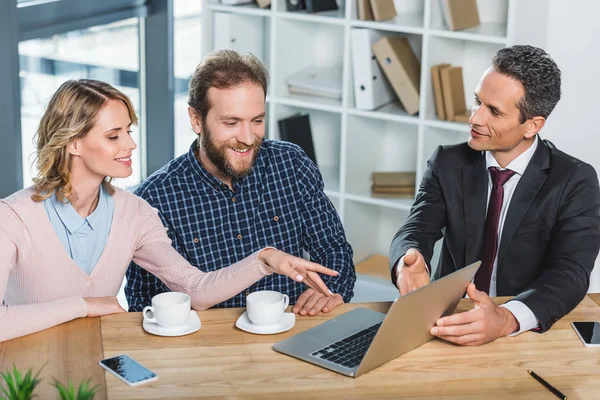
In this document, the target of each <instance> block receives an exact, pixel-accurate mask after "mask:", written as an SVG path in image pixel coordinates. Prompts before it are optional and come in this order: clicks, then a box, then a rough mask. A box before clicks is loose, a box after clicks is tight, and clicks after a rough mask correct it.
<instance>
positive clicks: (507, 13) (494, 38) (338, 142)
mask: <svg viewBox="0 0 600 400" xmlns="http://www.w3.org/2000/svg"><path fill="white" fill-rule="evenodd" d="M203 1H204V7H203V28H202V30H203V43H202V54H203V55H205V54H207V53H208V52H210V51H211V50H212V49H213V48H214V46H213V29H218V28H219V27H215V26H213V13H214V12H227V13H232V14H242V15H248V16H251V17H253V18H262V20H263V21H264V24H263V26H264V34H263V35H262V37H257V38H256V40H264V41H265V42H264V44H265V48H266V51H265V53H266V54H263V55H260V56H259V58H261V59H262V60H263V61H264V62H265V63H266V65H267V67H268V69H269V73H270V82H269V83H270V87H269V95H268V96H267V103H268V105H267V111H268V124H267V137H269V138H272V139H278V138H279V132H278V124H277V120H279V119H281V118H284V117H286V116H289V115H292V114H294V113H298V112H306V113H309V114H310V118H311V128H312V134H313V140H314V143H315V152H316V156H317V161H318V163H319V167H320V169H321V172H322V175H323V178H324V181H325V190H326V193H327V195H328V196H329V197H330V198H331V200H332V202H333V204H334V205H335V207H336V208H337V210H338V212H339V214H340V216H341V219H342V221H343V223H344V226H345V229H346V234H347V236H348V240H349V242H350V244H351V245H352V247H353V249H354V252H355V261H358V260H360V259H363V258H364V257H366V256H367V255H369V254H372V253H381V254H388V252H389V246H390V243H391V240H392V238H393V236H394V234H395V232H396V231H397V229H398V228H399V227H400V226H401V225H402V224H403V223H404V221H405V219H406V217H407V215H408V211H409V210H410V206H411V204H412V200H411V199H381V198H374V197H371V195H370V185H371V181H370V176H371V172H372V171H386V170H388V171H416V173H417V185H418V183H419V181H420V179H421V177H422V175H423V172H424V170H425V168H426V162H427V160H428V158H429V157H430V156H431V154H432V152H433V150H434V149H435V147H436V146H438V145H440V144H451V143H459V142H463V141H465V140H466V139H467V138H468V132H469V129H468V125H467V124H461V123H456V122H448V121H439V120H437V118H436V117H435V109H434V101H433V91H432V88H431V82H430V76H431V74H430V67H431V66H432V65H435V64H438V63H442V62H448V63H452V64H453V65H460V66H462V67H463V74H464V83H465V93H466V96H467V106H471V104H472V96H471V94H472V93H473V90H474V89H475V86H476V84H477V82H478V81H479V79H480V77H481V75H482V73H483V72H484V70H485V69H486V68H487V67H488V66H489V65H490V63H491V59H492V56H493V54H494V53H495V52H496V51H497V50H498V49H500V48H502V47H505V46H507V45H511V44H514V43H528V38H529V37H534V36H535V35H536V33H535V32H536V31H537V30H539V29H545V26H540V25H541V24H545V19H544V18H536V15H535V13H536V12H539V11H540V10H545V8H546V7H547V5H546V3H545V2H544V1H543V0H478V1H477V4H478V8H479V15H480V20H481V25H480V26H478V27H476V28H471V29H466V30H463V31H457V32H452V31H449V30H448V29H447V28H446V27H445V26H444V23H443V19H442V14H441V8H440V5H439V1H438V0H394V2H395V5H396V10H397V12H398V16H397V17H396V18H395V19H393V20H389V21H381V22H374V21H360V20H358V17H357V4H356V0H338V5H339V10H338V11H332V12H325V13H319V14H307V13H305V12H288V11H286V8H285V0H272V5H271V8H270V9H260V8H258V6H256V5H255V4H250V5H237V6H224V5H221V4H220V3H219V1H218V0H203ZM536 24H537V25H538V26H536ZM352 28H368V29H373V30H376V31H379V32H381V33H384V34H385V35H388V36H394V35H396V36H406V37H408V39H409V42H410V44H411V46H412V48H413V51H414V52H415V54H416V55H417V58H418V59H419V61H420V63H421V81H420V93H421V98H420V112H419V113H418V114H417V115H416V116H410V115H408V114H407V113H406V112H405V111H404V110H403V109H402V107H401V106H400V104H399V103H397V102H396V103H392V104H389V105H386V106H384V107H382V108H380V109H377V110H375V111H364V110H358V109H356V108H355V107H354V88H353V76H352V74H353V70H352V62H351V54H350V51H351V44H350V40H351V34H350V32H351V29H352ZM538 36H539V35H538ZM238 50H242V51H243V50H244V49H238ZM311 65H314V66H320V67H341V68H342V74H341V77H340V79H342V85H343V86H342V88H343V94H342V99H341V101H335V100H330V99H326V98H321V97H311V96H301V95H294V94H290V93H289V92H288V89H287V85H286V78H287V77H289V76H290V75H292V74H294V73H296V72H298V71H300V70H302V69H304V68H306V67H308V66H311Z"/></svg>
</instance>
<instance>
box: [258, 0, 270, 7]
mask: <svg viewBox="0 0 600 400" xmlns="http://www.w3.org/2000/svg"><path fill="white" fill-rule="evenodd" d="M256 4H258V6H259V7H260V8H267V7H269V6H270V5H271V0H256Z"/></svg>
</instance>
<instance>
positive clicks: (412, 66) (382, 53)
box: [373, 36, 421, 115]
mask: <svg viewBox="0 0 600 400" xmlns="http://www.w3.org/2000/svg"><path fill="white" fill-rule="evenodd" d="M373 54H375V57H376V58H377V62H378V63H379V66H380V67H381V69H382V70H383V72H384V73H385V75H386V77H387V78H388V80H389V81H390V83H391V85H392V87H393V88H394V91H395V92H396V95H397V96H398V98H399V99H400V103H401V104H402V106H403V107H404V109H405V110H406V112H407V113H408V114H409V115H413V114H416V113H417V112H418V111H419V84H420V78H421V67H420V65H419V60H418V59H417V57H416V56H415V53H414V52H413V50H412V48H411V47H410V44H409V43H408V39H406V38H405V37H397V36H394V37H383V38H381V39H379V40H378V41H377V42H375V43H374V44H373Z"/></svg>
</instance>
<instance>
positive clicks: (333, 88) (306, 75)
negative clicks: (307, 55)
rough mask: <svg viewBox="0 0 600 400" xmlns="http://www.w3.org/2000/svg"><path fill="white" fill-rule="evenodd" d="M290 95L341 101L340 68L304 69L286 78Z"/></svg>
mask: <svg viewBox="0 0 600 400" xmlns="http://www.w3.org/2000/svg"><path fill="white" fill-rule="evenodd" d="M286 83H287V85H288V90H289V91H290V93H297V94H305V95H310V96H319V97H327V98H331V99H336V100H341V98H342V72H341V68H338V67H336V68H321V67H314V66H313V67H309V68H305V69H303V70H301V71H299V72H297V73H295V74H294V75H292V76H290V77H288V78H287V80H286Z"/></svg>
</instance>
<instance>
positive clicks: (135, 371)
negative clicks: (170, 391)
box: [98, 354, 158, 386]
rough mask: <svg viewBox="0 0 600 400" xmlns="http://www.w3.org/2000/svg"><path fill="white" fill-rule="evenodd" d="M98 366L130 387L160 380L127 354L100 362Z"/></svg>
mask: <svg viewBox="0 0 600 400" xmlns="http://www.w3.org/2000/svg"><path fill="white" fill-rule="evenodd" d="M98 364H100V366H101V367H102V368H104V369H105V370H107V371H108V372H110V373H111V374H113V375H114V376H116V377H117V378H119V379H120V380H122V381H123V382H125V383H126V384H128V385H130V386H138V385H142V384H144V383H148V382H152V381H155V380H157V379H158V375H157V374H155V373H154V372H152V371H150V370H149V369H148V368H146V367H144V366H143V365H142V364H140V363H139V362H137V361H135V360H134V359H133V358H131V357H129V356H128V355H125V354H122V355H120V356H116V357H112V358H106V359H104V360H100V361H99V362H98Z"/></svg>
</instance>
